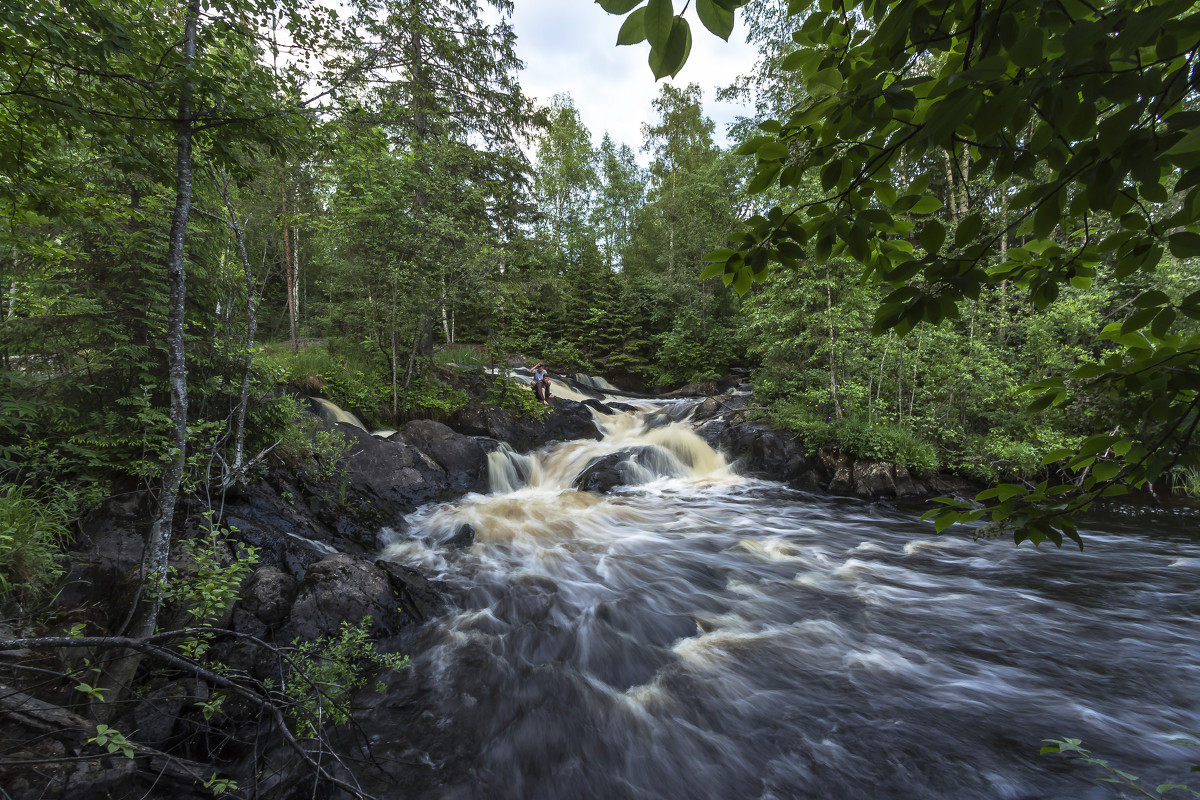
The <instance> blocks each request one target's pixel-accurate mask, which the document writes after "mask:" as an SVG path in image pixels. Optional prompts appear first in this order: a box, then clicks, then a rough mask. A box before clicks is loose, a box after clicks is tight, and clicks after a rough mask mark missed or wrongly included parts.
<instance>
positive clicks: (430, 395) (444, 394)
mask: <svg viewBox="0 0 1200 800" xmlns="http://www.w3.org/2000/svg"><path fill="white" fill-rule="evenodd" d="M470 399H471V398H470V396H469V395H467V393H466V392H464V391H462V390H461V389H455V388H454V387H453V386H451V385H450V384H448V383H443V382H442V381H439V380H437V379H431V378H418V379H417V380H415V381H413V382H412V386H410V387H409V392H408V405H409V407H410V408H420V409H423V410H425V411H426V412H430V413H432V414H434V415H446V414H453V413H454V412H455V411H457V410H459V409H460V408H462V407H463V406H465V405H466V404H467V403H468V402H469V401H470Z"/></svg>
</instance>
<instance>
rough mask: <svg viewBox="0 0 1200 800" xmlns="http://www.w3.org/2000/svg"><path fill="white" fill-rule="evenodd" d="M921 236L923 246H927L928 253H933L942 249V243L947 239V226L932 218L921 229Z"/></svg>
mask: <svg viewBox="0 0 1200 800" xmlns="http://www.w3.org/2000/svg"><path fill="white" fill-rule="evenodd" d="M920 238H921V247H924V248H925V252H926V253H929V254H930V255H933V254H934V253H936V252H937V251H938V250H941V249H942V243H943V242H945V241H946V228H945V226H943V225H942V223H940V222H938V221H937V220H936V219H931V220H929V222H927V223H925V227H924V228H922V229H921V237H920Z"/></svg>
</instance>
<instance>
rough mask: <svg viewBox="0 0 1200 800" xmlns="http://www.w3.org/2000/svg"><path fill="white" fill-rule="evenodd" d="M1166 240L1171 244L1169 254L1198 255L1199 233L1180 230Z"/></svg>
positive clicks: (1179, 256)
mask: <svg viewBox="0 0 1200 800" xmlns="http://www.w3.org/2000/svg"><path fill="white" fill-rule="evenodd" d="M1168 241H1169V242H1170V246H1171V255H1173V256H1175V257H1176V258H1191V257H1192V256H1198V255H1200V233H1195V232H1193V231H1180V232H1179V233H1173V234H1171V238H1170V239H1169V240H1168Z"/></svg>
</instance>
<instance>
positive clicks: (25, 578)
mask: <svg viewBox="0 0 1200 800" xmlns="http://www.w3.org/2000/svg"><path fill="white" fill-rule="evenodd" d="M73 510H74V498H73V495H72V494H71V493H70V492H68V491H65V490H61V489H60V490H57V491H53V492H42V493H38V492H35V491H32V490H31V489H29V487H27V486H24V485H19V484H10V485H8V486H6V487H4V488H3V489H2V490H0V607H2V606H7V605H9V604H10V603H13V602H15V603H19V604H21V605H28V604H30V603H33V602H36V601H38V600H40V599H41V598H42V597H44V596H45V595H46V594H47V593H48V591H49V590H50V589H51V588H52V587H53V586H54V585H55V583H56V582H57V581H58V579H59V578H60V577H62V574H63V555H62V548H63V545H64V544H65V543H66V541H67V539H68V528H67V525H68V524H69V522H70V519H71V512H72V511H73Z"/></svg>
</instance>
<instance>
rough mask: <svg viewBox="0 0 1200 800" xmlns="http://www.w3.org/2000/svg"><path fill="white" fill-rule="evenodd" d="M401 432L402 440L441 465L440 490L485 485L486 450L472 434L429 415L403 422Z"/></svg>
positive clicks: (464, 489) (471, 489) (459, 491)
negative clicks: (465, 433) (467, 433)
mask: <svg viewBox="0 0 1200 800" xmlns="http://www.w3.org/2000/svg"><path fill="white" fill-rule="evenodd" d="M401 435H402V437H403V441H404V442H406V443H408V444H409V445H411V446H413V447H416V448H417V449H418V450H420V451H421V452H422V453H425V454H426V455H428V456H429V457H431V458H432V459H433V460H434V461H436V462H437V464H438V466H440V467H441V468H442V470H443V472H444V478H443V481H442V485H443V488H442V490H441V491H443V492H446V493H455V494H462V493H465V492H475V491H482V490H484V489H486V488H487V452H486V451H485V449H484V447H483V446H482V445H481V444H480V443H479V442H478V441H476V440H475V439H474V438H472V437H470V436H464V435H463V434H461V433H457V432H455V431H454V429H452V428H450V427H449V426H448V425H443V424H442V423H440V422H434V421H433V420H429V419H418V420H413V421H412V422H410V423H408V424H407V425H405V426H404V430H403V431H402V433H401ZM392 439H393V441H394V440H395V439H396V437H392Z"/></svg>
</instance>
